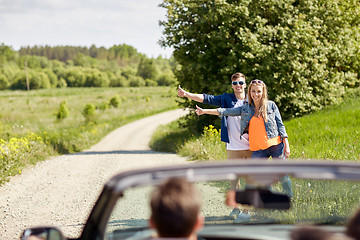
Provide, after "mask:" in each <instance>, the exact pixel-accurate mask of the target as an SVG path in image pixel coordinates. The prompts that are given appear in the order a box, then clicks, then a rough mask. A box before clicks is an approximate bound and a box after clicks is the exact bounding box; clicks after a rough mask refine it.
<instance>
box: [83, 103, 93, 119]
mask: <svg viewBox="0 0 360 240" xmlns="http://www.w3.org/2000/svg"><path fill="white" fill-rule="evenodd" d="M82 115H83V116H84V118H85V121H86V122H92V121H94V120H95V117H96V108H95V105H94V104H92V103H88V104H86V105H85V107H84V108H83V110H82Z"/></svg>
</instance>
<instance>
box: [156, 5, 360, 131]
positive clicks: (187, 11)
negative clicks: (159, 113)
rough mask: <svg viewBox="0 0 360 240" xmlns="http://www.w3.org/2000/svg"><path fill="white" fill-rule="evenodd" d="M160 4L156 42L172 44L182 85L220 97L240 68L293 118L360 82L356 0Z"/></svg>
mask: <svg viewBox="0 0 360 240" xmlns="http://www.w3.org/2000/svg"><path fill="white" fill-rule="evenodd" d="M161 6H162V7H163V8H165V9H166V10H167V16H166V20H164V21H162V22H161V25H162V26H163V27H164V29H165V30H164V37H163V38H162V40H161V43H162V45H163V46H170V47H173V48H174V52H173V55H174V57H175V59H176V61H177V62H178V63H179V65H180V66H181V67H180V68H179V69H178V70H177V71H176V72H175V75H176V78H177V79H178V81H179V83H180V84H181V86H182V87H183V88H185V89H186V90H189V91H192V92H198V93H202V92H206V93H211V94H222V93H223V92H227V91H231V88H230V84H229V83H230V80H229V79H230V76H231V75H232V74H233V73H235V72H242V73H244V74H245V75H246V76H247V79H248V80H247V81H249V80H252V79H261V80H263V81H264V82H265V83H266V85H267V86H268V89H269V98H270V99H271V100H274V101H275V102H276V103H277V104H278V106H279V108H280V110H281V111H282V115H283V116H284V117H285V118H290V117H294V116H301V115H304V114H307V113H310V112H313V111H316V110H318V109H321V108H323V107H325V106H328V105H331V104H336V103H337V102H339V101H341V100H342V97H343V95H344V94H345V92H346V89H348V88H357V87H359V85H360V51H359V49H360V41H359V40H360V39H359V36H360V17H359V16H360V5H359V3H358V1H354V0H260V1H259V0H220V1H214V0H199V1H192V0H176V1H175V0H164V2H163V3H162V4H161ZM181 104H182V106H184V107H194V103H193V102H191V101H187V100H185V101H184V102H183V103H181ZM194 118H195V117H194ZM199 119H201V121H208V119H210V118H206V119H205V118H197V119H196V120H199ZM206 124H209V122H207V123H206ZM206 124H205V125H206Z"/></svg>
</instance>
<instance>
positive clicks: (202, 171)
mask: <svg viewBox="0 0 360 240" xmlns="http://www.w3.org/2000/svg"><path fill="white" fill-rule="evenodd" d="M284 176H289V177H290V179H291V184H292V193H293V194H292V196H290V197H289V196H288V195H287V194H286V192H284V190H283V188H282V185H281V182H280V180H281V179H282V178H283V177H284ZM170 177H183V178H186V179H187V180H188V181H190V182H194V183H195V186H196V188H198V190H199V192H200V193H201V194H202V197H203V202H202V210H201V212H202V214H203V215H204V217H205V226H204V227H203V228H202V230H201V231H200V232H199V233H198V238H199V239H243V240H245V239H247V240H248V239H254V240H255V239H257V240H277V239H278V240H286V239H290V232H291V231H292V230H293V229H294V228H296V227H298V226H301V225H304V224H311V225H316V226H317V227H319V228H322V229H326V230H327V231H331V232H335V233H341V234H343V233H344V231H345V228H346V224H347V221H348V219H349V217H350V216H351V215H352V214H353V213H354V212H355V211H356V210H357V208H358V207H360V205H359V203H360V182H359V180H360V164H359V163H351V162H335V161H310V160H305V161H302V160H291V161H264V160H251V161H241V160H239V161H217V162H206V163H194V164H191V163H190V164H184V165H180V166H179V165H177V166H167V167H161V168H149V169H139V170H134V171H129V172H124V173H120V174H118V175H117V176H114V177H113V178H111V179H110V180H109V181H108V182H107V183H106V184H105V186H104V188H103V191H102V193H101V194H100V196H99V198H98V200H97V202H96V204H95V206H94V208H93V210H92V211H91V213H90V215H89V218H88V220H87V222H86V224H85V226H84V228H83V231H82V234H81V236H79V238H78V239H83V240H90V239H94V240H95V239H96V240H100V239H105V240H115V239H132V240H135V239H149V238H151V237H153V236H154V234H155V231H154V230H153V229H151V228H150V227H149V223H148V219H149V216H150V205H149V195H150V192H151V191H152V189H153V188H154V186H156V185H158V184H159V183H161V182H162V181H163V180H164V179H167V178H170ZM237 179H240V182H241V183H242V184H241V186H242V189H240V190H239V191H238V192H237V193H236V199H237V201H238V202H239V206H240V208H241V209H246V210H247V212H248V213H249V214H250V218H249V219H247V220H246V221H240V222H239V221H236V219H235V220H234V218H232V217H231V216H229V214H230V212H231V211H232V208H230V207H228V206H226V204H225V194H226V192H227V191H228V190H229V188H230V183H229V182H230V180H237ZM245 179H246V180H245ZM249 179H251V181H252V184H251V187H250V185H247V184H246V183H245V182H246V181H248V180H249ZM21 237H22V239H23V240H30V239H47V240H55V239H56V240H62V239H66V238H65V237H64V236H63V234H62V233H61V231H60V230H59V229H58V228H55V227H39V228H30V229H26V230H24V232H23V235H22V236H21Z"/></svg>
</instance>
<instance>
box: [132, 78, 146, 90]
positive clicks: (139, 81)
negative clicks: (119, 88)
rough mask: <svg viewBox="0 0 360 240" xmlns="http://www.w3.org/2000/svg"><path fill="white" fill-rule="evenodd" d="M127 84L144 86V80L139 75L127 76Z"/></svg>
mask: <svg viewBox="0 0 360 240" xmlns="http://www.w3.org/2000/svg"><path fill="white" fill-rule="evenodd" d="M129 86H130V87H144V86H145V80H144V79H143V78H142V77H139V76H130V78H129Z"/></svg>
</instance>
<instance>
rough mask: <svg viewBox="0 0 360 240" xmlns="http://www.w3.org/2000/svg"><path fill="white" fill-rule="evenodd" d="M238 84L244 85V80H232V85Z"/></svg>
mask: <svg viewBox="0 0 360 240" xmlns="http://www.w3.org/2000/svg"><path fill="white" fill-rule="evenodd" d="M238 84H239V85H240V86H242V85H244V84H245V82H244V81H238V82H237V81H234V82H232V85H234V86H236V85H238Z"/></svg>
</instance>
